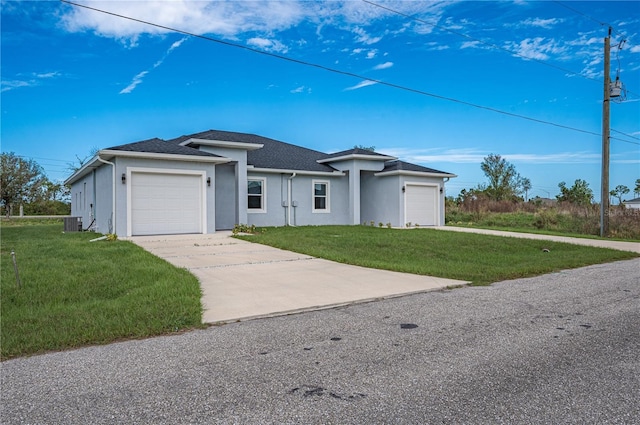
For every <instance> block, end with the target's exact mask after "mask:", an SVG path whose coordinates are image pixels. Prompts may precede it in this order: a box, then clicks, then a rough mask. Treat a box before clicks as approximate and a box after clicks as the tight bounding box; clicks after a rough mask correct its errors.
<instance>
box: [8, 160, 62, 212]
mask: <svg viewBox="0 0 640 425" xmlns="http://www.w3.org/2000/svg"><path fill="white" fill-rule="evenodd" d="M0 191H1V199H0V207H2V211H3V213H4V215H6V216H7V217H9V216H10V215H18V214H19V211H20V207H21V206H22V207H23V213H24V215H68V214H70V213H71V205H70V192H69V188H68V187H66V186H65V185H64V184H62V183H56V182H52V181H51V180H49V178H48V177H47V176H46V175H45V173H44V170H43V168H42V167H41V166H40V165H39V164H38V163H37V162H36V161H34V160H32V159H25V158H22V157H20V156H19V155H16V154H15V153H13V152H8V153H4V152H3V153H2V154H0Z"/></svg>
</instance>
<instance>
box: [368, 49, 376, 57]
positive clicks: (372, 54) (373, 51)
mask: <svg viewBox="0 0 640 425" xmlns="http://www.w3.org/2000/svg"><path fill="white" fill-rule="evenodd" d="M377 54H378V49H371V50H369V51H368V52H367V59H373V58H375V57H376V55H377Z"/></svg>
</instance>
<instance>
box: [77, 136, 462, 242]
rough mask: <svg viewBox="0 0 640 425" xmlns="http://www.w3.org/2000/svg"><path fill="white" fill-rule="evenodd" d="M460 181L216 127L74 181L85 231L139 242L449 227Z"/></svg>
mask: <svg viewBox="0 0 640 425" xmlns="http://www.w3.org/2000/svg"><path fill="white" fill-rule="evenodd" d="M452 177H456V176H455V175H454V174H451V173H446V172H443V171H438V170H434V169H431V168H427V167H423V166H420V165H415V164H410V163H407V162H403V161H400V160H398V159H397V158H394V157H392V156H388V155H383V154H380V153H377V152H373V151H369V150H366V149H357V148H356V149H349V150H346V151H342V152H337V153H332V154H327V153H323V152H318V151H315V150H312V149H307V148H304V147H301V146H296V145H292V144H289V143H285V142H280V141H277V140H273V139H269V138H266V137H262V136H257V135H254V134H245V133H236V132H228V131H218V130H209V131H205V132H202V133H197V134H191V135H188V136H181V137H178V138H176V139H172V140H161V139H157V138H156V139H149V140H144V141H140V142H136V143H130V144H126V145H120V146H114V147H111V148H108V149H103V150H100V151H99V152H98V153H97V154H96V155H95V157H93V158H92V159H91V160H89V161H88V162H86V163H85V164H84V165H83V166H82V167H81V168H80V169H79V170H77V171H76V172H75V173H73V175H71V176H70V177H69V178H68V179H67V180H66V181H65V184H69V185H70V186H71V196H72V200H71V215H72V216H75V217H81V219H82V223H83V227H84V228H92V229H94V230H96V231H97V232H101V233H116V234H118V235H121V236H125V235H126V236H135V235H154V234H181V233H185V234H187V233H213V232H215V231H216V230H225V229H232V228H233V227H234V225H235V224H248V225H256V226H284V225H292V226H295V225H326V224H345V225H348V224H362V223H370V222H374V223H375V225H378V223H384V224H385V225H386V224H387V223H390V224H391V225H392V226H394V227H401V226H407V225H420V226H434V225H443V224H444V204H445V203H444V197H445V190H444V184H445V182H446V181H448V180H449V179H450V178H452ZM409 223H410V224H409Z"/></svg>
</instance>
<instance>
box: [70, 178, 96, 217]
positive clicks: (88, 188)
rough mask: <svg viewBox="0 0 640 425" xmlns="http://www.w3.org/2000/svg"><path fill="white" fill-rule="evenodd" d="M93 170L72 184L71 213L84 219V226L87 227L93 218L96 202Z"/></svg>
mask: <svg viewBox="0 0 640 425" xmlns="http://www.w3.org/2000/svg"><path fill="white" fill-rule="evenodd" d="M93 180H94V179H93V172H91V173H89V174H88V175H86V176H85V177H83V178H82V179H80V180H78V181H77V182H75V183H74V184H72V185H71V215H72V216H73V217H80V218H81V219H82V227H83V228H87V227H88V226H89V224H90V223H91V219H92V209H93V208H92V207H91V205H92V204H94V193H95V192H94V186H93Z"/></svg>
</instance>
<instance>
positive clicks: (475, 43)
mask: <svg viewBox="0 0 640 425" xmlns="http://www.w3.org/2000/svg"><path fill="white" fill-rule="evenodd" d="M481 44H482V43H481V42H479V41H465V42H464V43H462V44H461V45H460V48H461V49H469V48H477V47H479V46H480V45H481Z"/></svg>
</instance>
